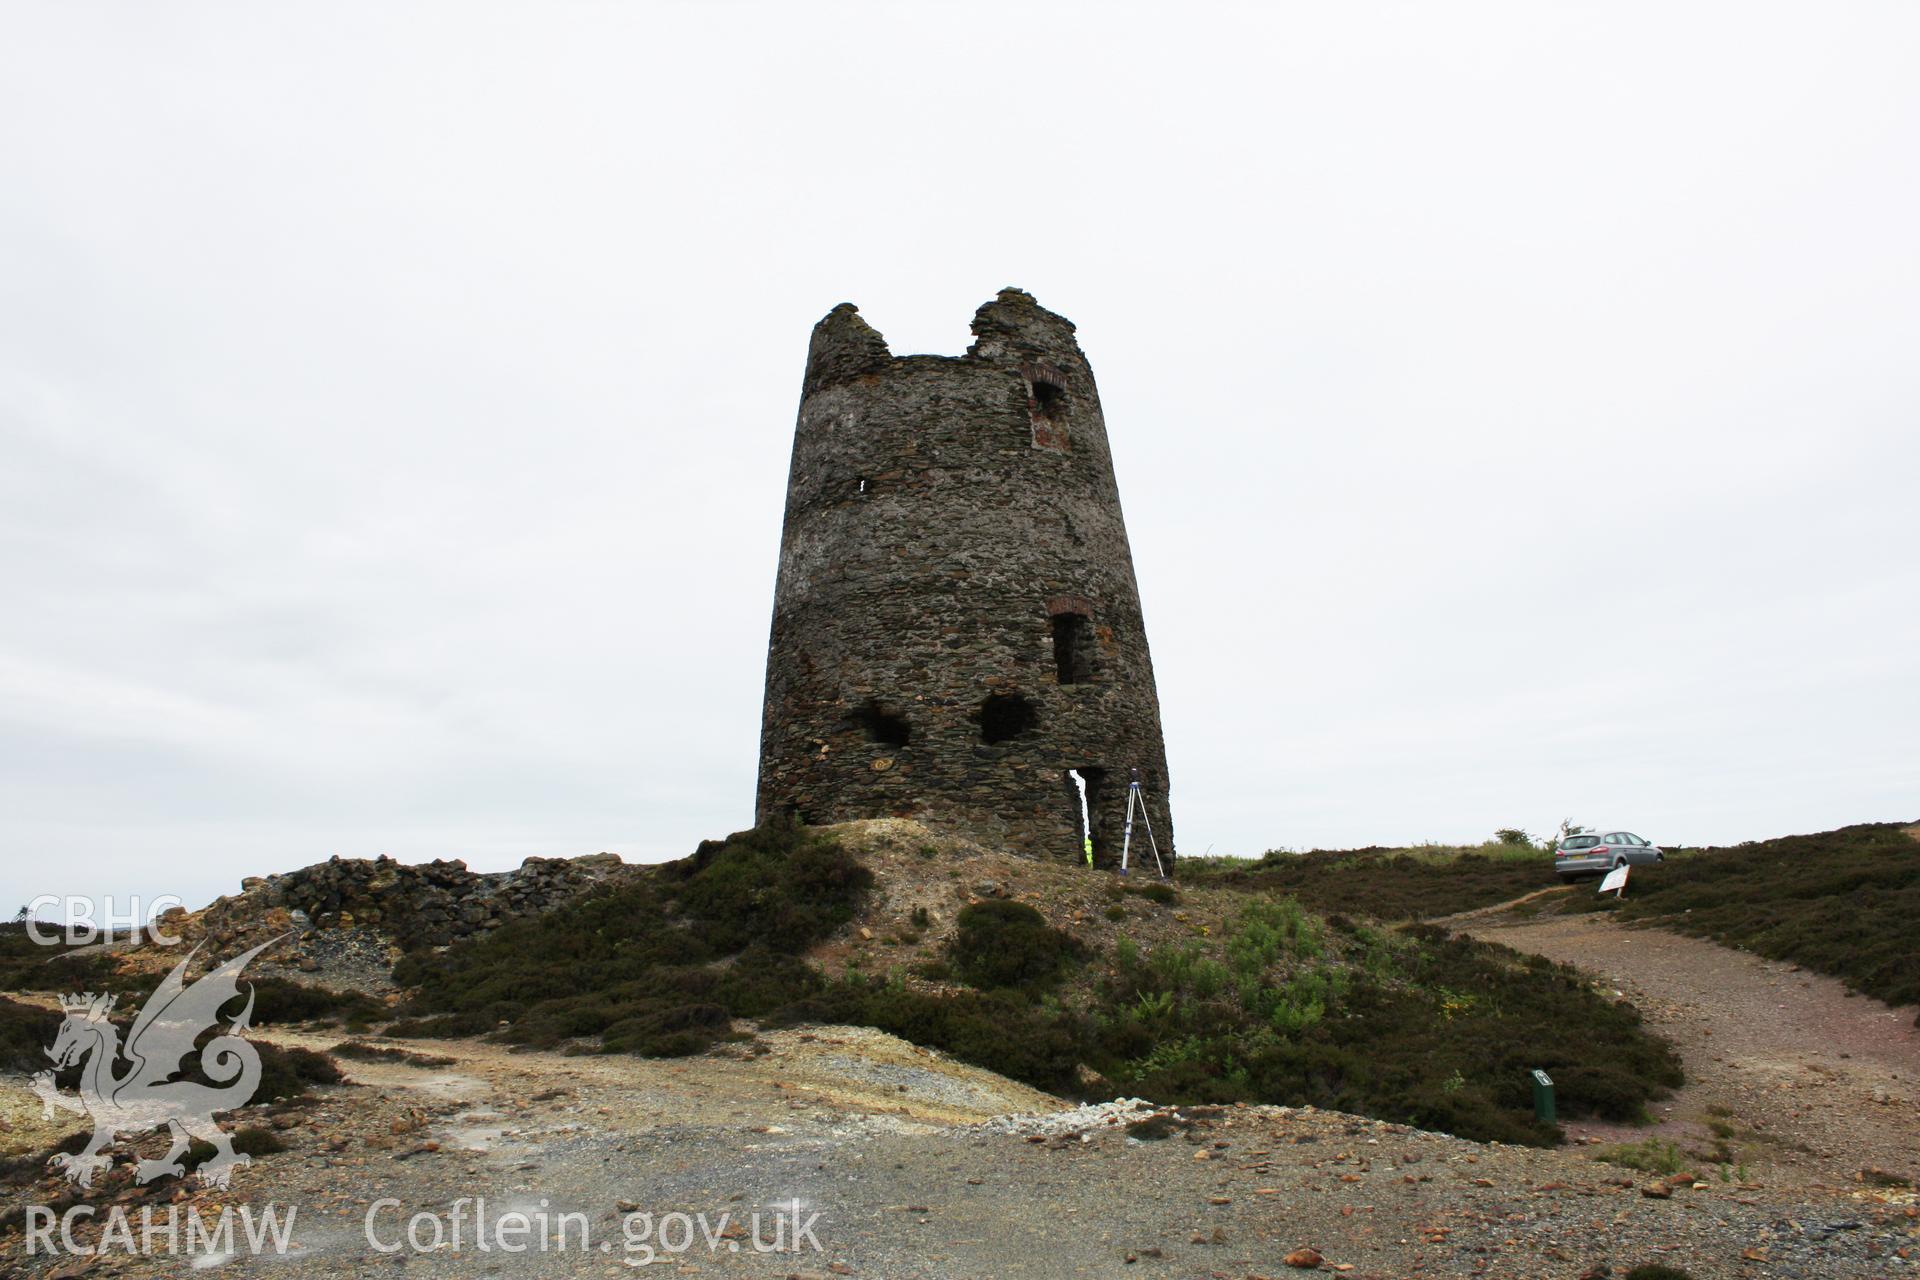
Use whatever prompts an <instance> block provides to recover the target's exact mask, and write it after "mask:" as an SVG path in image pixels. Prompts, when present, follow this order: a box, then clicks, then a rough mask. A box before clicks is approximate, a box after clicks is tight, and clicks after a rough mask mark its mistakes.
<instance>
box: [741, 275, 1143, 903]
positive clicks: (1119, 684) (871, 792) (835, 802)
mask: <svg viewBox="0 0 1920 1280" xmlns="http://www.w3.org/2000/svg"><path fill="white" fill-rule="evenodd" d="M973 333H974V344H973V346H972V347H971V348H969V349H968V351H967V353H966V354H965V355H963V356H895V355H893V354H892V353H891V352H889V351H888V350H887V344H886V341H885V339H883V338H882V337H881V336H880V334H879V333H877V332H875V331H874V330H873V329H872V328H871V327H870V326H869V325H868V324H867V323H866V322H865V321H864V320H862V319H861V318H860V315H859V313H858V311H857V310H856V309H855V308H854V307H853V306H852V305H851V304H849V303H842V304H841V305H840V306H837V307H835V308H834V309H833V310H832V311H831V312H829V313H828V314H827V317H826V318H825V319H824V320H822V321H820V323H819V324H818V325H816V326H814V330H813V342H812V345H811V346H810V347H809V349H808V352H807V373H806V380H805V382H804V384H803V386H802V388H801V399H800V421H799V425H798V427H797V428H796V430H795V432H794V440H793V464H792V469H791V472H790V473H789V476H788V479H787V511H786V527H785V530H784V532H783V534H782V536H781V540H780V576H779V584H778V586H777V587H776V589H775V592H774V605H773V634H772V640H771V642H770V645H769V648H768V653H767V690H766V707H765V713H764V718H763V720H762V725H761V733H760V783H759V795H758V803H757V809H758V816H759V819H760V820H761V821H766V820H768V819H771V818H774V817H777V816H779V815H781V814H784V813H796V814H798V815H799V817H800V818H801V819H802V820H803V821H806V822H809V823H828V822H842V821H846V820H849V819H854V818H878V817H895V816H897V817H913V818H916V819H919V820H922V821H925V822H927V823H928V824H929V825H933V826H936V827H944V828H947V829H950V830H956V831H959V832H962V833H964V834H966V835H969V836H971V837H973V838H975V839H978V840H980V841H982V842H983V843H988V844H994V845H999V846H1001V847H1006V848H1010V849H1014V850H1017V851H1019V852H1022V853H1027V854H1031V855H1034V856H1039V857H1058V858H1070V859H1077V858H1079V857H1081V849H1082V840H1081V834H1082V818H1083V810H1082V807H1081V795H1082V788H1081V783H1082V782H1083V783H1084V789H1085V797H1086V806H1087V807H1086V811H1085V812H1086V816H1087V817H1088V818H1089V819H1090V821H1091V826H1092V831H1093V839H1094V849H1095V856H1096V860H1097V861H1099V862H1102V863H1109V862H1112V861H1115V860H1117V859H1118V857H1119V855H1120V838H1121V827H1122V824H1123V820H1124V816H1125V810H1126V796H1127V783H1128V778H1129V774H1130V772H1131V771H1132V770H1134V769H1138V770H1139V771H1140V781H1141V787H1142V790H1143V793H1144V795H1145V798H1146V801H1147V805H1148V813H1149V815H1150V816H1151V818H1152V822H1153V828H1154V831H1155V833H1156V835H1157V836H1158V841H1159V845H1160V849H1161V851H1162V853H1163V854H1165V855H1167V856H1169V857H1170V856H1171V854H1172V849H1173V823H1172V818H1171V814H1170V813H1169V810H1168V806H1167V791H1168V784H1167V762H1166V749H1165V747H1164V745H1163V744H1162V741H1161V734H1160V705H1159V700H1158V698H1157V696H1156V695H1155V693H1154V685H1153V663H1152V661H1151V659H1150V658H1149V657H1148V654H1147V635H1146V630H1145V627H1144V625H1143V623H1142V620H1141V616H1140V598H1139V591H1138V589H1137V587H1136V586H1135V585H1134V577H1133V557H1132V553H1131V552H1130V551H1129V549H1128V547H1127V533H1126V527H1125V525H1124V523H1123V522H1122V520H1121V516H1120V493H1119V489H1118V487H1117V486H1116V485H1115V483H1114V476H1113V462H1112V458H1111V457H1110V455H1109V454H1108V451H1107V432H1106V425H1105V423H1104V421H1103V420H1102V418H1101V415H1100V397H1099V394H1098V392H1097V391H1096V390H1095V389H1094V383H1093V371H1092V370H1091V369H1090V368H1089V367H1088V365H1087V359H1086V356H1085V355H1083V354H1082V353H1081V351H1080V347H1079V344H1078V343H1076V342H1075V341H1074V338H1073V325H1072V323H1071V322H1070V321H1068V320H1066V319H1065V318H1064V317H1061V316H1057V315H1054V314H1053V313H1052V312H1050V311H1047V310H1045V309H1044V308H1042V307H1041V306H1040V305H1039V304H1038V303H1036V302H1035V301H1034V300H1033V299H1032V298H1031V297H1030V296H1029V295H1027V294H1026V293H1023V292H1021V291H1020V290H1018V289H1006V290H1002V291H1001V293H1000V295H999V296H998V297H997V298H996V299H994V301H992V302H989V303H987V304H986V305H985V306H983V307H981V308H980V310H979V311H978V312H977V313H976V314H975V316H974V319H973ZM1070 771H1071V772H1070ZM1076 779H1077V780H1076ZM1135 836H1136V839H1138V838H1139V836H1140V832H1139V831H1138V829H1136V831H1135ZM1149 865H1150V864H1149Z"/></svg>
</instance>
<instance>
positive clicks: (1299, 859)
mask: <svg viewBox="0 0 1920 1280" xmlns="http://www.w3.org/2000/svg"><path fill="white" fill-rule="evenodd" d="M1511 834H1512V835H1513V836H1519V837H1520V838H1519V839H1517V840H1516V839H1510V840H1507V841H1500V840H1493V841H1489V842H1488V843H1486V844H1483V845H1474V846H1470V847H1455V846H1441V845H1426V846H1421V847H1418V848H1412V849H1384V848H1368V849H1342V850H1322V849H1316V850H1314V851H1313V852H1311V853H1284V852H1280V851H1277V850H1276V851H1274V852H1271V853H1268V854H1267V855H1265V856H1264V857H1262V858H1260V859H1258V860H1248V859H1242V858H1213V859H1207V860H1205V861H1198V860H1193V859H1189V860H1187V861H1186V862H1183V863H1182V864H1181V869H1180V876H1181V879H1182V880H1183V881H1186V882H1190V883H1196V884H1217V885H1223V886H1229V887H1232V888H1236V889H1245V890H1249V891H1252V892H1259V893H1269V894H1286V895H1290V896H1292V897H1295V898H1298V899H1299V900H1300V901H1301V902H1302V903H1304V904H1306V905H1307V906H1309V907H1312V908H1313V909H1314V910H1315V911H1329V912H1331V911H1345V912H1349V913H1352V914H1356V915H1367V916H1372V917H1374V918H1375V919H1377V920H1432V919H1435V918H1437V917H1440V916H1450V915H1453V914H1455V913H1456V912H1461V911H1472V910H1474V909H1476V908H1479V907H1490V906H1494V905H1496V904H1498V903H1502V902H1510V901H1512V900H1513V899H1515V898H1518V897H1520V896H1521V895H1522V894H1527V893H1532V892H1533V891H1534V890H1536V889H1548V888H1552V887H1553V885H1554V884H1555V883H1556V881H1555V879H1554V875H1553V853H1552V851H1551V850H1550V849H1545V848H1541V847H1538V846H1535V845H1534V844H1532V843H1531V842H1529V841H1527V840H1526V839H1525V838H1524V834H1523V833H1520V832H1513V833H1511Z"/></svg>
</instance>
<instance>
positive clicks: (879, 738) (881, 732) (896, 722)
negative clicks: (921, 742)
mask: <svg viewBox="0 0 1920 1280" xmlns="http://www.w3.org/2000/svg"><path fill="white" fill-rule="evenodd" d="M847 718H848V719H849V720H851V721H853V723H854V724H856V725H858V726H859V727H860V728H861V729H862V730H863V731H864V732H865V733H866V735H867V741H868V742H878V743H882V744H884V745H886V746H889V747H904V746H906V745H907V739H909V738H911V737H912V736H913V730H912V729H911V728H909V727H908V725H907V718H906V717H905V716H903V715H900V714H899V713H898V712H894V711H889V710H888V709H887V708H886V707H884V706H882V705H881V704H880V703H879V702H877V701H875V700H874V699H872V698H869V699H867V700H866V701H865V702H864V703H862V704H861V705H860V706H859V707H858V708H857V709H856V710H855V711H854V712H853V713H852V714H851V715H849V716H848V717H847Z"/></svg>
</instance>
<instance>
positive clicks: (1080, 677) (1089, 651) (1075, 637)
mask: <svg viewBox="0 0 1920 1280" xmlns="http://www.w3.org/2000/svg"><path fill="white" fill-rule="evenodd" d="M1053 669H1054V673H1055V674H1056V675H1057V676H1059V678H1060V683H1061V684H1085V683H1086V682H1087V681H1089V680H1091V679H1093V619H1091V618H1089V617H1088V616H1087V615H1086V614H1084V613H1056V614H1054V615H1053Z"/></svg>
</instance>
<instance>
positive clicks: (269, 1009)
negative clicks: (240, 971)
mask: <svg viewBox="0 0 1920 1280" xmlns="http://www.w3.org/2000/svg"><path fill="white" fill-rule="evenodd" d="M247 985H251V986H252V988H253V1021H254V1024H255V1025H256V1026H271V1025H274V1024H277V1023H289V1022H344V1023H348V1024H351V1025H355V1026H365V1025H366V1024H367V1023H370V1022H380V1021H384V1020H385V1019H387V1018H388V1017H390V1016H391V1015H390V1014H389V1013H388V1012H387V1007H386V1006H385V1005H383V1004H381V1003H380V1002H379V1001H378V1000H375V999H374V998H373V997H372V996H369V995H366V994H364V993H362V992H359V991H335V990H333V989H331V988H328V987H315V986H309V985H307V984H306V983H304V982H289V981H288V980H287V979H285V978H252V979H248V980H247V983H246V984H244V985H243V986H242V987H241V994H242V995H245V994H246V986H247Z"/></svg>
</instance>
